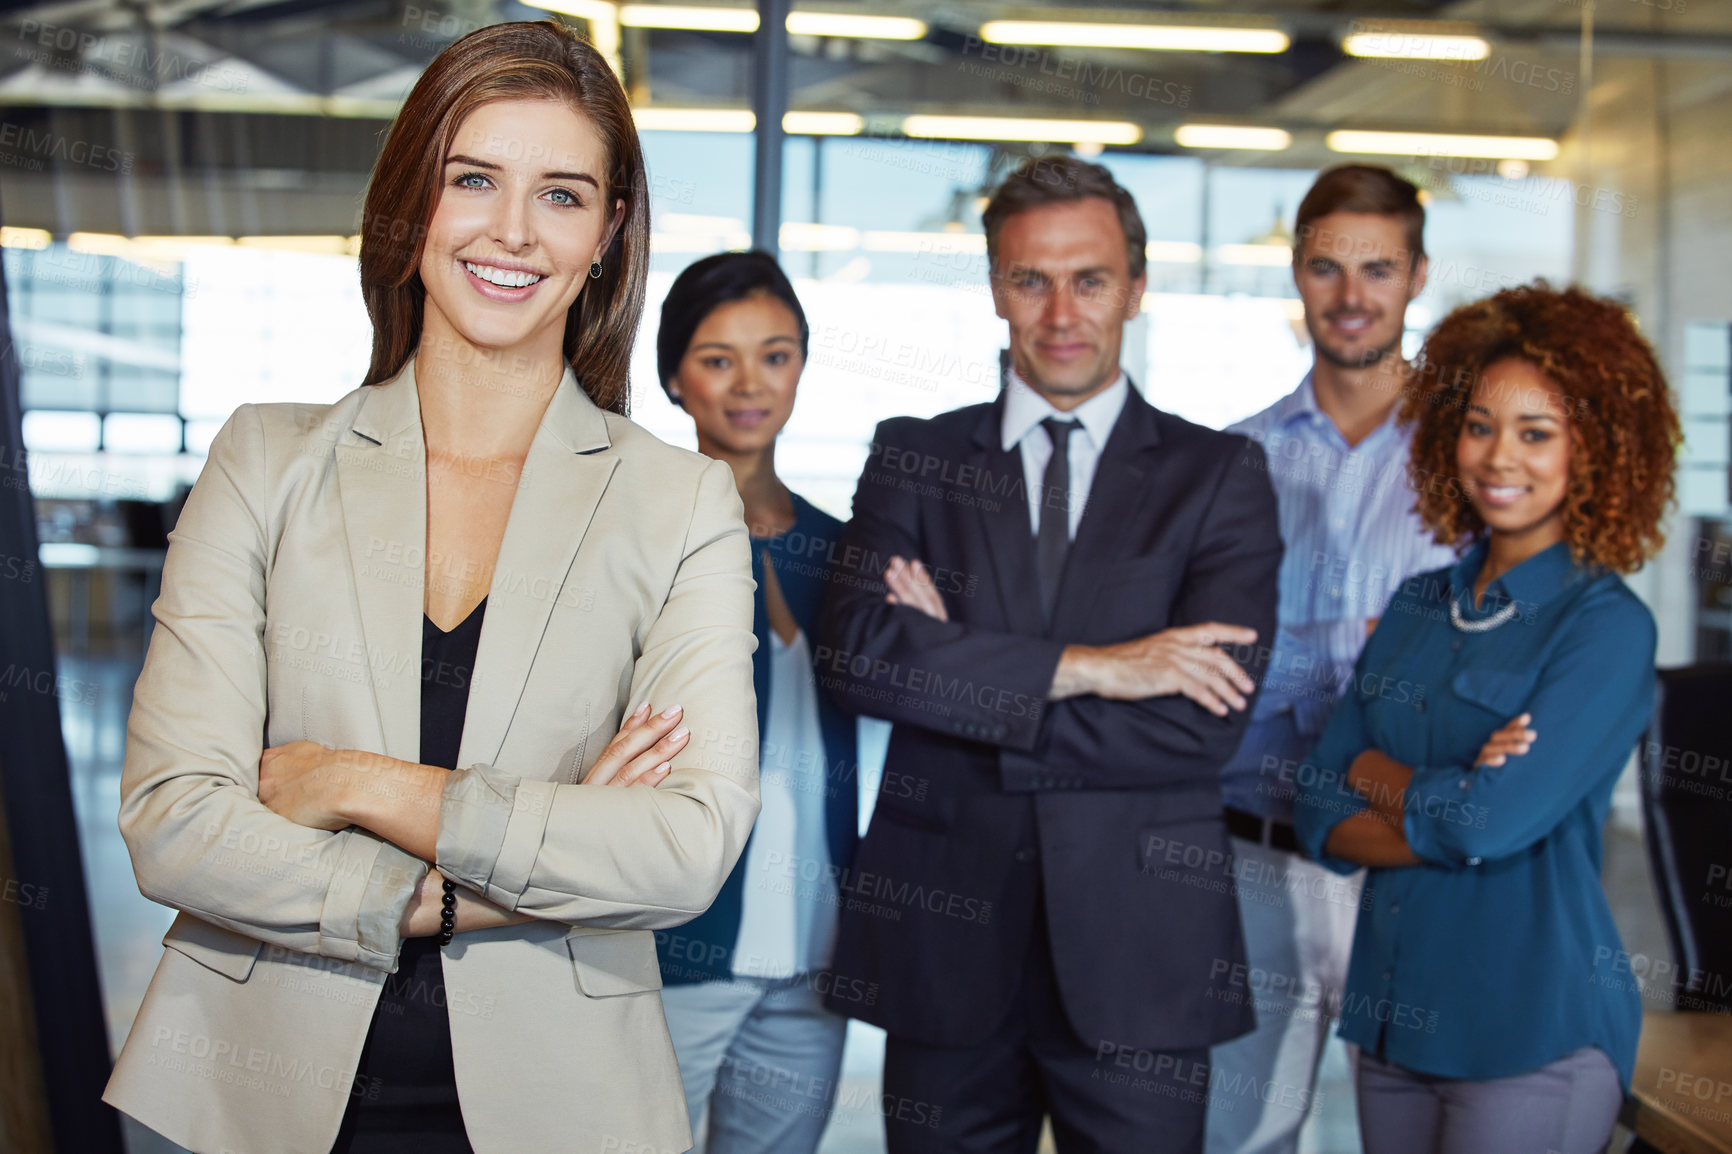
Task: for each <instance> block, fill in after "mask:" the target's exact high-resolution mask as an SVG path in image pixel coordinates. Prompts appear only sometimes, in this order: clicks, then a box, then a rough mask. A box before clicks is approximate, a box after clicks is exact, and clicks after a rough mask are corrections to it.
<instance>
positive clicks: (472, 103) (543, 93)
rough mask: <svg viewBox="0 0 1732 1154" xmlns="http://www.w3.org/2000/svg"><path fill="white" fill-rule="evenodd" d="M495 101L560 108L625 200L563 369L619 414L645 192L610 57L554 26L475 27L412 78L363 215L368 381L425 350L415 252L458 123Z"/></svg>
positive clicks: (640, 279)
mask: <svg viewBox="0 0 1732 1154" xmlns="http://www.w3.org/2000/svg"><path fill="white" fill-rule="evenodd" d="M498 100H557V101H560V102H561V103H563V104H565V105H566V106H568V107H569V108H571V109H572V110H573V111H575V112H577V113H578V114H580V115H582V116H583V117H585V118H586V119H587V120H588V121H589V122H590V123H591V124H592V125H594V127H595V131H596V134H597V135H598V136H600V138H601V143H602V147H603V148H604V149H605V150H606V156H607V177H606V187H605V188H603V189H602V191H601V198H600V199H601V204H602V206H603V208H604V210H605V211H606V212H607V214H608V219H609V220H610V221H612V219H613V214H614V211H615V209H614V202H615V201H616V200H618V201H624V202H625V207H624V208H623V209H621V210H620V211H621V212H622V213H623V215H624V219H623V220H621V221H619V222H618V227H617V228H616V229H615V230H614V234H613V240H612V241H611V242H610V243H609V245H608V249H607V252H606V254H604V255H603V256H602V258H601V270H602V271H601V276H600V278H598V279H593V280H586V281H585V282H584V287H583V292H582V293H581V294H579V296H578V298H577V301H576V303H574V304H573V305H572V306H571V309H570V311H569V312H567V313H566V317H565V339H564V342H563V346H562V347H563V350H564V355H565V361H566V363H567V364H569V365H570V366H571V369H572V372H574V373H575V374H576V375H577V379H578V382H579V383H580V384H581V385H582V386H583V389H584V392H586V393H588V394H589V399H590V400H592V401H594V402H595V403H596V405H597V406H599V407H600V408H603V409H609V410H611V411H613V412H616V413H621V414H623V413H624V412H625V411H626V403H627V399H628V395H629V389H628V388H627V372H628V368H629V365H630V360H631V350H632V345H633V344H634V343H635V342H636V340H637V327H638V321H639V319H640V318H641V317H642V316H643V302H644V283H645V281H646V280H647V279H648V277H649V238H650V226H649V192H648V189H649V184H648V181H647V180H646V178H645V175H644V160H643V148H642V146H641V145H640V144H639V142H638V136H637V127H636V125H635V124H634V122H633V121H632V115H631V104H630V102H629V101H627V99H626V95H625V92H624V90H623V89H621V88H620V86H619V80H618V79H617V78H616V77H615V76H614V74H613V71H612V70H611V69H610V68H609V67H608V64H607V61H606V60H605V59H604V58H603V57H602V56H601V54H600V53H598V52H597V51H596V50H595V49H594V48H592V47H590V45H589V43H588V42H587V41H585V40H584V39H583V38H582V37H581V36H579V35H578V34H577V33H576V32H573V31H572V30H571V29H569V28H567V27H565V26H564V25H562V24H556V23H554V22H553V21H551V20H537V21H518V22H510V23H505V24H492V25H489V26H487V27H485V28H478V29H476V30H475V31H474V32H471V33H469V34H468V35H467V36H464V37H463V38H462V39H460V40H458V41H456V42H455V43H454V44H452V45H451V46H450V47H449V48H447V49H445V50H444V51H443V52H441V53H440V54H439V55H438V56H437V57H435V58H434V60H433V63H431V64H429V65H428V66H427V71H425V72H423V73H422V74H421V79H419V80H417V81H416V82H415V87H414V89H413V90H411V91H410V93H409V98H408V99H407V100H406V101H404V102H403V109H402V111H401V112H399V113H398V114H397V119H396V121H395V122H394V123H393V124H392V125H391V134H390V136H389V137H387V138H386V140H385V147H384V148H383V149H382V150H381V151H380V153H379V160H378V162H377V163H376V164H375V165H374V166H373V177H372V180H371V181H370V182H369V184H368V186H367V200H366V204H365V206H364V208H363V209H362V214H361V295H362V298H363V299H364V300H365V301H366V303H367V315H368V316H370V317H371V318H372V320H373V361H372V364H371V365H370V366H369V367H368V369H367V376H366V380H365V381H364V383H365V384H369V385H376V384H380V383H382V382H384V381H388V380H390V379H391V378H392V377H394V376H396V375H397V373H398V372H400V371H401V370H402V368H403V365H404V363H405V362H407V361H408V359H409V357H410V356H411V355H412V354H413V353H414V352H415V349H416V347H417V346H418V345H419V344H420V343H421V323H422V310H423V308H424V307H425V304H426V295H427V290H426V288H425V286H423V285H422V283H421V273H420V269H421V253H422V250H423V249H424V248H425V246H426V241H427V229H428V225H429V224H430V223H431V221H432V219H433V209H434V207H435V206H436V205H437V204H438V203H439V193H440V190H441V187H442V185H443V180H442V175H441V174H442V172H443V168H444V163H445V153H446V152H447V151H448V149H449V148H450V145H451V139H452V137H453V136H454V135H455V134H456V131H457V128H458V126H459V125H460V124H462V122H463V120H464V118H465V117H467V116H468V115H469V114H470V113H472V112H474V111H475V110H476V109H477V108H480V107H481V106H482V105H484V104H491V103H493V102H494V101H498Z"/></svg>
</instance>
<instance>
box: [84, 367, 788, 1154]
mask: <svg viewBox="0 0 1732 1154" xmlns="http://www.w3.org/2000/svg"><path fill="white" fill-rule="evenodd" d="M425 460H426V448H425V444H424V442H423V440H422V434H421V421H420V405H419V400H418V397H417V394H416V391H415V374H414V365H413V362H411V364H410V365H409V366H408V367H406V368H405V369H404V370H403V372H402V373H401V374H399V375H398V376H397V378H396V379H394V380H393V381H391V382H390V383H388V384H384V385H377V386H372V387H366V388H360V389H357V390H355V391H354V392H353V393H350V394H349V395H348V396H347V397H344V398H343V399H342V400H340V401H338V402H337V403H335V404H333V405H329V406H313V405H245V406H242V407H241V408H240V409H239V410H237V411H236V413H235V414H234V416H233V417H231V418H230V419H229V421H228V423H227V424H226V425H225V426H224V427H223V430H222V432H221V433H219V434H218V435H217V438H216V440H215V441H214V442H212V444H211V449H210V457H209V460H208V461H207V463H206V465H205V468H204V472H203V474H202V475H201V476H200V478H199V481H198V484H197V485H196V486H195V487H194V489H193V492H192V495H191V496H190V498H189V499H188V500H187V503H186V509H185V511H184V512H183V513H182V514H181V517H180V522H179V525H178V526H177V528H176V529H175V532H174V533H173V535H172V536H171V538H170V545H169V551H168V560H167V564H166V567H165V569H164V572H163V585H162V596H161V598H160V599H159V600H158V601H157V603H156V606H155V613H156V617H157V626H156V630H155V633H154V635H153V637H152V638H151V643H150V651H149V654H148V656H147V657H146V660H145V665H144V672H143V674H142V675H141V676H140V678H139V680H138V686H137V688H136V690H135V691H134V696H133V707H132V715H131V719H130V722H129V725H128V729H127V746H126V766H125V771H124V774H123V775H122V778H121V793H122V799H121V808H120V828H121V833H122V834H123V835H124V836H125V838H126V842H127V846H128V848H129V849H130V850H131V853H132V861H133V868H134V869H135V871H136V872H137V875H138V885H139V889H140V890H141V891H142V892H143V893H144V894H145V896H146V897H149V898H151V899H152V900H154V901H158V902H162V903H163V904H165V905H169V906H172V907H174V908H176V909H178V910H180V911H181V913H180V915H179V916H178V917H177V918H176V919H175V922H174V925H173V927H172V928H171V929H170V930H169V933H168V936H167V937H166V938H164V939H163V945H165V946H167V947H168V948H167V950H165V951H164V954H163V957H162V961H161V962H160V964H159V965H158V967H157V970H156V974H155V977H154V978H153V979H152V981H151V984H150V989H149V992H148V993H147V994H146V995H145V998H144V1004H143V1006H142V1008H141V1009H140V1010H139V1013H138V1018H137V1020H136V1021H135V1022H134V1024H133V1027H132V1032H131V1035H130V1036H129V1037H128V1038H127V1041H126V1046H125V1048H124V1049H123V1050H122V1052H121V1055H120V1059H119V1061H118V1063H117V1064H116V1067H115V1070H114V1075H113V1078H112V1079H111V1080H110V1082H109V1084H108V1089H107V1091H106V1093H105V1094H104V1100H106V1101H107V1102H109V1103H111V1104H112V1105H114V1106H116V1107H118V1108H119V1109H121V1110H123V1111H125V1112H126V1113H128V1114H131V1115H132V1116H133V1117H135V1118H137V1119H138V1120H139V1121H141V1122H143V1123H144V1124H146V1125H147V1126H149V1127H151V1128H152V1129H154V1130H156V1131H158V1132H160V1133H162V1134H164V1135H166V1136H168V1137H169V1138H171V1139H173V1140H174V1141H176V1142H179V1143H180V1144H181V1145H183V1146H186V1147H188V1148H189V1149H191V1150H193V1151H196V1152H200V1154H203V1152H207V1151H208V1152H210V1154H217V1152H226V1151H233V1152H235V1154H278V1152H284V1154H288V1152H300V1154H326V1152H327V1151H328V1150H329V1149H330V1146H331V1143H332V1141H333V1140H334V1138H335V1137H336V1133H337V1127H338V1123H339V1121H340V1119H341V1118H342V1115H343V1111H344V1107H345V1105H346V1104H347V1101H348V1098H349V1096H350V1094H351V1093H367V1092H369V1088H368V1087H366V1086H356V1085H355V1084H354V1075H355V1066H356V1061H357V1059H358V1058H359V1056H360V1052H361V1045H362V1042H363V1040H364V1039H365V1037H366V1034H367V1028H368V1023H369V1022H370V1020H371V1018H372V1014H373V1007H374V1004H375V1002H376V1001H377V999H378V996H379V991H380V987H381V985H382V983H383V981H384V978H385V975H386V973H387V971H390V970H392V969H394V968H395V965H396V958H397V951H398V947H399V944H400V943H399V939H398V936H397V923H398V918H399V916H400V915H401V913H402V910H403V908H404V907H405V905H406V904H407V902H408V900H409V896H410V894H411V893H412V892H413V891H414V890H415V888H416V887H417V886H418V884H419V883H420V881H421V879H422V877H423V875H424V873H425V871H426V868H427V867H426V864H425V863H423V862H421V861H419V860H417V859H416V858H414V857H411V856H410V855H409V854H407V853H405V852H403V851H402V850H400V849H398V848H397V847H395V846H393V845H391V844H389V843H387V842H384V841H382V840H380V839H379V838H377V837H375V836H373V835H372V834H369V833H367V832H365V831H362V830H359V829H353V828H351V829H347V830H344V831H341V832H339V833H329V832H325V831H320V830H312V829H307V828H304V827H302V826H299V825H296V824H294V823H293V822H291V821H288V820H287V819H285V818H282V817H279V816H278V815H276V814H275V813H272V812H271V811H270V810H269V809H267V808H265V806H264V805H262V804H261V803H260V802H259V800H258V796H257V794H258V762H259V754H260V751H261V749H262V748H263V747H264V746H266V745H278V744H281V743H283V742H288V741H294V740H297V739H303V738H304V739H308V740H312V741H317V742H322V743H324V744H326V745H329V746H334V747H339V748H351V749H362V750H371V751H378V752H383V753H385V754H388V755H390V756H392V757H396V758H402V759H405V760H409V761H414V760H418V752H419V745H420V724H419V719H420V692H421V676H420V674H421V619H422V581H423V571H424V569H425V570H426V571H427V572H428V573H430V575H431V578H432V579H434V580H437V579H439V577H440V575H441V574H442V572H443V570H442V568H441V566H442V565H443V564H444V563H443V562H442V561H441V559H439V558H434V561H433V564H432V565H431V566H427V564H426V559H425V558H424V557H423V547H424V542H425V541H426V521H427V503H426V486H425V474H424V468H425ZM750 564H751V562H750V553H749V545H748V541H747V537H746V529H745V524H744V522H743V520H742V517H741V506H740V500H739V496H738V494H737V493H736V492H735V490H734V485H733V478H732V475H731V474H730V472H729V470H728V468H727V467H726V466H725V465H723V464H720V463H718V462H714V461H710V460H707V459H706V458H704V457H701V456H698V455H697V454H695V453H690V452H686V451H684V450H681V449H675V448H672V447H671V446H668V445H666V444H663V443H662V442H661V441H658V440H656V439H655V438H654V437H652V436H650V435H649V434H648V433H646V432H644V431H643V430H642V429H640V428H639V427H637V426H636V425H634V424H632V423H631V422H630V421H628V420H626V419H624V418H622V417H619V416H616V415H614V414H612V413H605V412H602V411H601V410H599V409H597V408H596V407H595V405H593V404H592V403H591V402H590V401H589V399H588V398H587V397H586V396H585V395H584V393H583V392H582V390H581V389H580V388H579V387H578V385H577V381H576V379H575V378H574V376H573V375H572V373H571V371H570V370H569V369H568V370H567V371H566V374H565V380H564V381H563V382H562V383H561V385H560V387H559V390H558V392H557V393H556V394H555V395H554V398H553V400H552V402H551V403H550V404H549V406H548V408H547V412H546V415H545V416H544V417H543V418H542V422H541V427H540V429H539V430H538V431H537V433H536V435H535V441H534V444H533V445H532V447H531V448H530V451H529V457H528V460H527V462H526V463H525V466H524V469H523V473H522V477H521V480H520V482H519V484H518V488H517V494H516V499H515V502H514V504H513V505H512V509H511V518H510V522H509V524H508V526H507V528H506V531H505V538H504V542H503V544H502V545H501V547H500V552H499V559H498V564H497V568H496V571H495V576H494V581H493V585H492V589H491V592H490V593H489V595H488V605H487V615H486V617H485V618H484V620H483V627H482V632H481V640H480V649H479V652H478V653H477V657H476V664H475V670H474V675H473V676H474V680H473V682H472V685H471V689H470V694H469V706H468V713H467V715H466V718H465V722H464V730H463V742H462V748H461V752H460V758H459V761H458V765H459V766H460V767H461V768H460V769H459V770H458V771H457V772H455V773H453V774H452V775H451V779H450V783H449V784H448V786H447V787H446V788H445V791H444V795H443V799H442V802H441V805H440V811H439V838H438V866H439V868H440V869H441V870H442V871H444V872H445V874H446V875H447V876H449V877H451V878H452V879H453V880H455V881H457V882H459V883H461V884H462V885H465V886H468V887H469V888H471V889H473V890H475V891H476V892H478V893H481V894H484V895H485V896H486V897H488V898H489V899H490V900H492V901H494V902H496V903H498V904H499V905H501V906H504V907H506V908H508V909H515V910H522V911H525V912H527V913H531V914H534V915H535V916H536V917H537V918H540V919H545V920H541V921H535V922H530V923H527V924H524V925H516V926H510V927H505V928H502V929H498V930H488V931H482V932H476V933H469V934H460V935H458V937H457V939H456V941H455V942H454V943H453V944H452V945H451V946H449V947H447V948H446V949H445V950H444V954H443V961H444V971H445V983H446V987H447V994H446V997H447V1001H448V1005H449V1010H450V1020H451V1035H452V1039H451V1040H452V1047H453V1050H454V1052H455V1063H456V1072H457V1086H458V1092H459V1095H460V1097H461V1100H462V1106H463V1116H464V1122H465V1125H466V1127H467V1129H468V1132H469V1138H470V1141H471V1142H472V1143H473V1145H474V1147H475V1149H476V1151H477V1152H478V1154H555V1152H557V1154H572V1152H586V1151H591V1152H595V1154H647V1152H651V1151H655V1152H660V1151H682V1150H685V1149H687V1148H688V1147H689V1146H690V1144H691V1134H690V1130H689V1127H688V1125H687V1119H686V1111H685V1106H684V1094H683V1093H682V1091H681V1088H680V1079H679V1071H678V1067H677V1065H676V1064H675V1060H674V1053H673V1048H672V1046H671V1044H670V1042H669V1040H668V1032H667V1025H666V1023H665V1021H664V1019H663V1017H662V1007H661V996H660V994H659V992H658V991H659V989H660V986H661V978H660V974H659V970H658V968H657V964H656V954H655V946H654V941H653V935H652V934H651V933H650V931H651V930H654V929H657V928H661V927H667V926H675V925H679V924H681V923H683V922H685V921H688V920H690V919H691V918H692V917H694V916H695V915H697V914H698V913H700V912H702V911H703V910H704V909H705V908H706V907H708V906H709V904H710V902H711V901H712V900H713V899H714V898H715V895H716V891H717V890H718V889H719V888H720V887H721V884H722V881H723V879H725V878H726V877H727V876H728V872H729V871H730V870H731V869H732V868H733V865H734V862H735V859H736V858H737V857H738V856H739V854H740V851H741V849H742V847H743V846H744V844H745V841H746V835H747V833H748V831H749V830H750V829H751V826H752V821H753V819H754V818H755V817H756V815H757V811H758V780H757V753H756V743H757V715H756V703H755V701H754V698H753V691H752V650H753V648H754V645H755V642H754V640H753V637H752V591H753V585H752V578H751V575H750ZM645 698H647V699H649V700H650V701H652V702H653V703H654V704H655V705H656V706H657V707H658V708H660V707H664V706H667V705H673V704H675V703H678V704H680V705H683V706H685V710H686V716H685V724H687V725H689V726H690V727H691V730H692V740H691V742H690V743H689V744H688V745H687V747H686V749H685V750H684V751H683V752H682V753H681V754H680V756H679V757H677V758H676V759H675V761H674V769H673V771H672V772H671V773H670V774H669V775H668V777H667V779H666V780H665V781H664V782H663V783H662V784H661V785H660V786H658V787H655V788H647V787H633V788H629V789H620V788H617V787H606V786H590V785H584V784H582V780H583V776H584V774H585V773H586V772H587V771H588V769H589V767H590V766H591V765H592V764H593V763H594V761H595V760H596V758H597V757H598V756H600V754H601V751H602V749H603V748H604V747H605V746H606V745H607V743H608V741H609V740H610V739H611V738H612V736H613V734H614V733H615V731H616V730H617V729H618V726H619V723H620V721H621V718H622V717H623V715H624V714H625V713H626V712H628V711H629V710H630V709H631V708H632V707H633V706H635V705H636V704H637V702H639V701H641V700H643V699H645Z"/></svg>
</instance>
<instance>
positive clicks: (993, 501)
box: [969, 392, 1042, 631]
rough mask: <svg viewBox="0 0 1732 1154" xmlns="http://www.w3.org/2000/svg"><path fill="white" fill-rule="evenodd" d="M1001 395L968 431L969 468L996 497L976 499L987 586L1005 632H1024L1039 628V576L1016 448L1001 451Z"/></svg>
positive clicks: (1025, 493)
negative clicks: (987, 560)
mask: <svg viewBox="0 0 1732 1154" xmlns="http://www.w3.org/2000/svg"><path fill="white" fill-rule="evenodd" d="M1003 418H1004V394H1003V393H1002V392H1001V393H1000V394H999V396H998V401H997V402H996V403H995V404H993V405H992V407H991V408H989V409H987V410H986V412H985V413H984V414H983V416H982V418H981V421H980V424H979V425H978V426H976V428H975V432H974V451H973V456H972V457H971V458H970V460H969V464H971V465H973V466H974V468H975V469H977V470H978V472H977V473H976V476H978V477H980V478H981V486H980V488H981V489H982V490H984V491H985V492H989V493H993V494H1001V495H998V496H993V497H988V498H985V499H983V500H981V501H980V502H979V503H978V504H977V505H976V508H977V509H978V510H979V513H980V525H981V529H982V530H983V531H984V532H985V534H986V544H987V552H988V554H989V555H990V556H991V558H992V570H993V577H994V578H995V580H994V581H993V586H994V587H995V588H996V589H997V590H998V597H999V601H1000V603H1001V604H1002V605H1003V607H1004V619H1005V622H1006V623H1007V624H1008V625H1009V626H1010V628H1011V629H1013V630H1017V631H1026V630H1028V629H1029V628H1031V627H1032V628H1034V629H1039V628H1040V625H1041V618H1042V613H1041V607H1040V575H1039V574H1038V573H1036V572H1035V567H1034V533H1033V531H1032V530H1031V529H1030V528H1029V523H1028V485H1027V483H1026V480H1025V478H1024V476H1023V468H1022V450H1021V449H1020V448H1019V447H1017V446H1014V445H1013V446H1011V448H1010V449H1008V450H1006V449H1005V448H1004V434H1003Z"/></svg>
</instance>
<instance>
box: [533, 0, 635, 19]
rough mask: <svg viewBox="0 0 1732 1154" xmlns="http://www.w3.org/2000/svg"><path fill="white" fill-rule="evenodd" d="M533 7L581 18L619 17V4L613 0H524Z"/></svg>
mask: <svg viewBox="0 0 1732 1154" xmlns="http://www.w3.org/2000/svg"><path fill="white" fill-rule="evenodd" d="M523 2H524V3H525V4H527V5H529V6H530V7H531V8H544V9H546V10H547V11H549V12H563V13H565V14H566V15H567V16H576V17H577V18H578V19H579V20H588V21H590V22H591V23H595V22H597V21H612V20H616V19H618V17H619V7H618V5H616V4H614V3H612V0H523Z"/></svg>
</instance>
